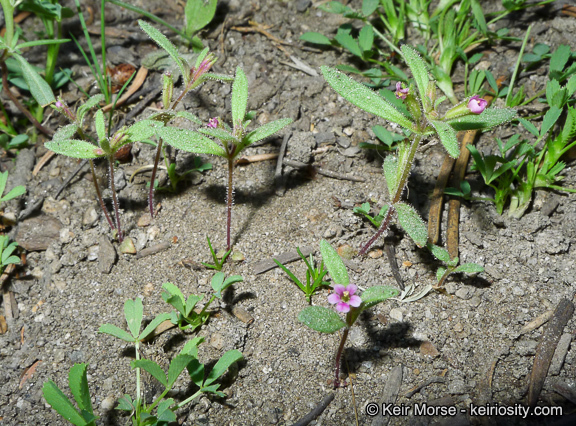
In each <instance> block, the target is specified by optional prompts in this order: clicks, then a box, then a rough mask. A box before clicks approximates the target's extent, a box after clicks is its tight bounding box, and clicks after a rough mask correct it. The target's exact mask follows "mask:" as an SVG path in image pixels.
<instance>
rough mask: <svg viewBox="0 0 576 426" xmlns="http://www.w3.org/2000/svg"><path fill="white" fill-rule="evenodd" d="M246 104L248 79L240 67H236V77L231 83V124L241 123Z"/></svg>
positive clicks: (244, 114)
mask: <svg viewBox="0 0 576 426" xmlns="http://www.w3.org/2000/svg"><path fill="white" fill-rule="evenodd" d="M247 105H248V80H247V79H246V74H244V71H243V70H242V68H240V67H236V77H235V78H234V83H233V84H232V126H233V127H234V128H236V126H238V125H241V123H243V122H244V117H245V116H246V107H247Z"/></svg>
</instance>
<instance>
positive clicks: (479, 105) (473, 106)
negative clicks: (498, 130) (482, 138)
mask: <svg viewBox="0 0 576 426" xmlns="http://www.w3.org/2000/svg"><path fill="white" fill-rule="evenodd" d="M487 106H488V101H487V100H486V99H482V98H481V97H480V96H478V95H475V96H472V97H471V98H470V100H469V101H468V109H469V110H470V111H471V112H472V113H474V114H481V113H482V111H484V110H485V109H486V107H487Z"/></svg>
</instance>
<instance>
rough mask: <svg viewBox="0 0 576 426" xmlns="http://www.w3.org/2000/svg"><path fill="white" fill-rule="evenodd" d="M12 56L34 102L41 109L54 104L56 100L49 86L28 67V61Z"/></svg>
mask: <svg viewBox="0 0 576 426" xmlns="http://www.w3.org/2000/svg"><path fill="white" fill-rule="evenodd" d="M13 56H14V58H15V59H16V60H17V61H18V64H19V65H20V68H21V69H22V75H23V77H24V81H26V84H27V85H28V88H29V89H30V93H31V94H32V96H33V97H34V99H36V102H38V104H39V105H40V106H42V107H46V106H48V105H50V104H51V103H52V102H55V101H56V99H55V98H54V93H52V89H51V88H50V85H49V84H48V83H46V81H45V80H44V79H43V78H42V77H40V74H38V73H37V72H36V70H35V69H34V67H33V66H32V65H30V64H29V63H28V61H27V60H26V59H24V58H23V57H22V56H20V55H18V54H14V55H13Z"/></svg>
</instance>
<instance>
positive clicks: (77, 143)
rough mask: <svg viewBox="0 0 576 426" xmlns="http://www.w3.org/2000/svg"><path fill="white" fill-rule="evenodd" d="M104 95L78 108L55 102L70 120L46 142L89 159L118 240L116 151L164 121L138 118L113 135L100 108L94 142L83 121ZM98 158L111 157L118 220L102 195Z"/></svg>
mask: <svg viewBox="0 0 576 426" xmlns="http://www.w3.org/2000/svg"><path fill="white" fill-rule="evenodd" d="M102 99H103V96H102V95H96V96H93V97H91V98H90V99H88V101H86V102H85V103H84V105H82V106H80V107H79V108H78V111H77V112H74V111H72V110H71V109H70V108H69V107H68V106H67V105H66V104H65V103H64V102H63V101H62V100H59V101H58V102H56V103H55V104H54V109H56V110H57V111H59V112H60V113H62V114H63V115H64V116H66V117H67V118H68V119H69V120H70V121H71V124H69V125H67V126H64V127H62V128H60V129H59V130H58V131H57V132H56V134H55V135H54V137H53V139H52V141H51V142H47V143H46V144H45V146H46V148H48V149H49V150H51V151H54V152H55V153H57V154H62V155H65V156H67V157H72V158H84V159H88V160H90V169H91V171H92V177H93V181H94V186H95V188H96V194H97V196H98V201H99V202H100V206H101V207H102V210H103V211H104V215H105V216H106V219H107V220H108V223H109V225H110V227H111V228H112V229H113V230H116V231H117V233H118V240H119V241H120V242H122V241H123V234H122V229H121V225H120V209H119V205H118V197H117V194H116V189H115V185H114V166H115V165H114V155H115V154H116V152H118V150H119V149H120V148H122V147H123V146H124V145H126V144H129V143H133V142H137V141H142V140H144V139H148V138H150V137H151V136H152V135H154V134H155V133H156V129H157V128H158V127H160V126H162V125H163V124H162V123H161V122H159V121H155V120H142V121H139V122H136V123H135V124H133V125H132V126H130V127H123V128H121V129H119V130H118V131H117V132H115V133H114V134H113V135H111V136H110V129H108V131H107V130H106V123H105V120H104V113H103V112H102V110H98V111H97V112H96V114H95V118H94V124H95V127H96V133H97V142H98V145H94V144H92V143H90V142H88V141H87V140H88V137H87V136H86V135H85V134H84V131H83V123H84V118H85V117H86V114H87V113H88V111H89V110H90V109H91V108H93V107H94V106H96V105H98V103H99V102H100V101H101V100H102ZM76 134H78V135H79V136H80V138H81V139H72V138H73V137H74V136H75V135H76ZM97 158H106V159H107V160H108V173H109V181H110V190H111V191H112V203H113V206H114V217H115V219H116V224H114V223H113V222H112V219H111V218H110V215H109V214H108V210H107V209H106V206H105V204H104V200H103V199H102V194H101V192H100V187H99V185H98V180H97V178H96V172H95V169H94V162H93V160H94V159H97Z"/></svg>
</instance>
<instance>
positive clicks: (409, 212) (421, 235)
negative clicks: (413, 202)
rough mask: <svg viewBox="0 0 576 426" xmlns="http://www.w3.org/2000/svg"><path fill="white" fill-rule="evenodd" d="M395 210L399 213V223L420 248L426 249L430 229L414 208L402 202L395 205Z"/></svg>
mask: <svg viewBox="0 0 576 426" xmlns="http://www.w3.org/2000/svg"><path fill="white" fill-rule="evenodd" d="M394 208H395V209H396V212H397V213H398V223H399V224H400V226H401V227H402V229H404V230H405V231H406V233H407V234H408V235H410V238H412V239H413V240H414V242H415V243H416V245H417V246H418V247H424V246H425V245H426V241H427V240H428V229H427V228H426V224H425V223H424V221H423V220H422V218H420V215H419V214H418V213H417V212H416V210H415V209H414V207H412V206H410V205H408V204H406V203H403V202H400V203H396V204H394Z"/></svg>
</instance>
